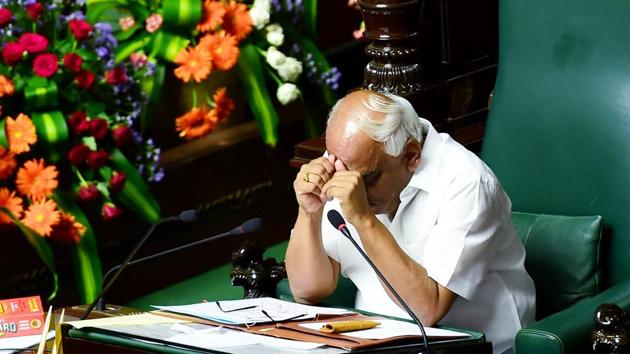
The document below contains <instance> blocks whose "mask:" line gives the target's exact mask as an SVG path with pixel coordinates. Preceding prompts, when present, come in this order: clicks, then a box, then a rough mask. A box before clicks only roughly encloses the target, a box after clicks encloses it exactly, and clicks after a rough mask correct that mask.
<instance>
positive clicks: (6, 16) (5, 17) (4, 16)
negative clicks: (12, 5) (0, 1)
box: [0, 7, 13, 28]
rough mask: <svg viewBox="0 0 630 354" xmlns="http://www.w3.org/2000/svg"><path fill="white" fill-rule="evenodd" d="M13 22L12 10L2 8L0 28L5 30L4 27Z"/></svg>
mask: <svg viewBox="0 0 630 354" xmlns="http://www.w3.org/2000/svg"><path fill="white" fill-rule="evenodd" d="M11 20H13V14H12V13H11V10H9V9H7V8H6V7H2V8H0V28H4V26H6V25H8V24H9V22H11Z"/></svg>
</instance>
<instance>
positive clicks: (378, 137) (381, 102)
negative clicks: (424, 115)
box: [328, 92, 424, 157]
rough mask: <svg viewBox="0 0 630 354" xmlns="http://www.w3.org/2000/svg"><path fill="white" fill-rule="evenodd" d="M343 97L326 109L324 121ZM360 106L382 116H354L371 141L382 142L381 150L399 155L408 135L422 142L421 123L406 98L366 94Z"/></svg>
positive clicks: (387, 94) (332, 114)
mask: <svg viewBox="0 0 630 354" xmlns="http://www.w3.org/2000/svg"><path fill="white" fill-rule="evenodd" d="M344 99H345V98H342V99H340V100H339V101H337V103H336V104H335V105H334V106H333V108H332V109H331V110H330V114H329V116H328V124H330V121H331V119H332V117H333V116H334V114H335V112H336V111H337V109H338V108H339V106H340V105H341V102H343V100H344ZM363 106H365V108H367V109H368V110H370V111H372V112H374V113H381V114H383V115H384V117H383V118H382V119H373V118H371V117H370V115H368V114H364V115H359V116H357V117H356V122H357V124H358V126H359V128H360V129H361V130H363V131H364V132H365V133H366V134H368V135H369V136H370V138H372V140H374V141H378V142H381V143H384V150H385V153H386V154H388V155H390V156H394V157H396V156H400V154H401V153H402V152H403V150H404V148H405V145H406V144H407V141H408V140H409V138H414V139H416V140H417V141H418V143H420V144H422V136H423V130H424V128H423V124H422V121H421V119H420V117H418V114H416V111H415V110H414V108H413V106H412V105H411V103H409V101H407V100H406V99H404V98H402V97H400V96H396V95H393V94H389V93H376V92H370V93H368V96H367V99H366V100H364V101H363Z"/></svg>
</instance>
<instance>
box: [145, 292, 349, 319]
mask: <svg viewBox="0 0 630 354" xmlns="http://www.w3.org/2000/svg"><path fill="white" fill-rule="evenodd" d="M153 307H155V308H157V309H160V310H164V311H169V312H174V313H179V314H184V315H189V316H194V317H199V318H203V319H206V320H211V321H215V322H220V323H225V324H232V325H254V324H261V323H273V322H284V321H288V320H298V319H299V320H307V319H313V318H315V317H316V316H317V315H319V314H332V315H341V314H346V313H352V312H351V311H348V310H344V309H336V308H330V307H317V306H308V305H302V304H296V303H292V302H287V301H282V300H278V299H274V298H270V297H262V298H257V299H244V300H229V301H214V302H205V303H200V304H192V305H181V306H153Z"/></svg>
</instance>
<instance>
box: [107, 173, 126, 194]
mask: <svg viewBox="0 0 630 354" xmlns="http://www.w3.org/2000/svg"><path fill="white" fill-rule="evenodd" d="M126 179H127V176H125V174H124V173H122V172H120V171H116V172H114V173H113V174H112V177H111V178H110V179H109V190H110V191H111V192H112V193H119V192H120V191H122V189H123V187H124V186H125V180H126Z"/></svg>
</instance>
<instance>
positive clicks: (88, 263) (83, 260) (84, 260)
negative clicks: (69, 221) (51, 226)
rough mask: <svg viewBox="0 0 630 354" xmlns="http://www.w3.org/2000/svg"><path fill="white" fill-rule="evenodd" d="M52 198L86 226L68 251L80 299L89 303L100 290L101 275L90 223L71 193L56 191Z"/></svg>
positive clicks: (94, 238) (96, 245)
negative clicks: (79, 238) (77, 241)
mask: <svg viewBox="0 0 630 354" xmlns="http://www.w3.org/2000/svg"><path fill="white" fill-rule="evenodd" d="M53 199H54V200H55V201H56V202H57V204H58V205H59V207H60V208H61V209H63V210H65V211H67V212H68V213H70V214H72V215H74V217H75V218H76V220H77V221H78V222H80V223H81V224H83V226H85V228H86V231H85V234H84V235H83V237H81V241H79V243H77V244H73V245H71V246H70V247H71V249H70V252H71V254H72V261H73V263H74V266H73V270H74V274H75V276H74V277H75V282H76V286H77V290H78V292H79V296H80V300H81V302H82V303H84V304H87V303H90V302H92V301H93V300H94V299H95V298H96V297H97V296H98V294H99V292H100V290H101V286H102V276H103V274H102V267H101V260H100V257H99V255H98V244H97V242H96V237H95V236H94V231H93V230H92V225H90V221H89V220H88V218H87V217H86V216H85V214H84V213H83V210H81V208H80V207H79V206H78V205H77V203H76V202H75V201H74V198H73V196H72V195H71V194H68V193H60V192H56V193H55V194H54V196H53Z"/></svg>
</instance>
